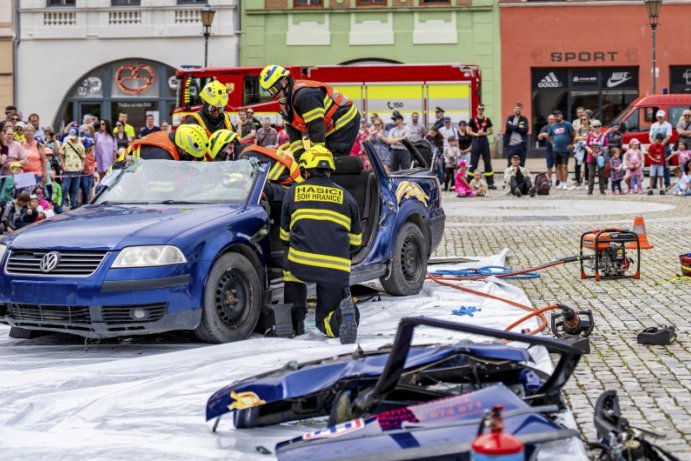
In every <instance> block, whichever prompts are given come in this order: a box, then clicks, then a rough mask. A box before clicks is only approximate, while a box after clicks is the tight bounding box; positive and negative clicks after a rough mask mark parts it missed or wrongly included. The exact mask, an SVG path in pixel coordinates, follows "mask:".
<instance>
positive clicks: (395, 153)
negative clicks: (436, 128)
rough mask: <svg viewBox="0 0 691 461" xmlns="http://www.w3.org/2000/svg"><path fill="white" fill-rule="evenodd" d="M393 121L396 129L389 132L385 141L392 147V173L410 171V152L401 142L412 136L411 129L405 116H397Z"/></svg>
mask: <svg viewBox="0 0 691 461" xmlns="http://www.w3.org/2000/svg"><path fill="white" fill-rule="evenodd" d="M391 119H392V120H393V122H394V127H393V128H392V129H391V130H390V131H389V136H388V137H387V138H386V139H385V140H384V142H386V143H387V144H389V145H390V146H391V171H398V170H408V169H410V152H408V149H406V148H405V146H404V145H403V144H401V141H402V140H404V139H407V138H408V137H409V136H410V128H408V126H407V125H406V124H405V122H404V121H403V116H402V115H401V114H400V113H399V114H395V115H394V116H393V117H391Z"/></svg>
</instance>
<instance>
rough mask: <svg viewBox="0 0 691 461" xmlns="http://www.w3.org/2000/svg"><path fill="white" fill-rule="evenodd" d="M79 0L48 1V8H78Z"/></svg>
mask: <svg viewBox="0 0 691 461" xmlns="http://www.w3.org/2000/svg"><path fill="white" fill-rule="evenodd" d="M76 5H77V0H48V6H76Z"/></svg>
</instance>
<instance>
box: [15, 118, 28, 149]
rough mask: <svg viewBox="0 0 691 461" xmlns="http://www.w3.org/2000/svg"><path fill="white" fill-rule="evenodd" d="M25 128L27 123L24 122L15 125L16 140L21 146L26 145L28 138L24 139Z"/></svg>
mask: <svg viewBox="0 0 691 461" xmlns="http://www.w3.org/2000/svg"><path fill="white" fill-rule="evenodd" d="M25 127H26V123H24V122H22V121H18V122H16V123H15V124H14V140H15V141H17V142H18V143H19V144H24V141H26V137H24V128H25Z"/></svg>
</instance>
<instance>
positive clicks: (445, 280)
mask: <svg viewBox="0 0 691 461" xmlns="http://www.w3.org/2000/svg"><path fill="white" fill-rule="evenodd" d="M587 259H591V257H590V256H585V257H583V258H581V257H580V256H569V257H566V258H561V259H557V260H556V261H552V262H549V263H545V264H541V265H539V266H535V267H530V268H528V269H521V270H517V271H510V269H509V271H503V272H501V273H497V271H496V268H497V267H499V268H501V269H503V266H487V267H486V268H481V269H473V270H472V271H475V272H477V275H445V274H444V271H440V272H442V274H439V275H437V274H432V273H428V274H427V277H426V278H427V279H429V280H433V281H434V282H436V283H438V284H439V285H443V286H446V287H450V288H453V289H456V290H460V291H465V292H467V293H471V294H474V295H477V296H482V297H484V298H489V299H494V300H496V301H501V302H503V303H506V304H509V305H511V306H515V307H518V308H521V309H523V310H526V311H528V314H526V315H524V316H523V317H521V318H520V319H518V320H516V321H515V322H513V323H512V324H511V325H509V326H508V327H506V329H505V330H506V331H511V330H513V329H514V328H516V327H517V326H518V325H520V324H522V323H524V322H526V321H527V320H530V319H531V318H533V317H538V319H539V321H538V322H539V324H538V327H537V328H535V329H534V330H531V331H530V332H528V334H529V335H536V334H537V333H539V332H541V331H542V330H544V329H545V328H546V327H547V319H546V318H545V312H548V311H551V310H554V309H558V308H559V304H552V305H550V306H546V307H542V308H540V309H535V308H534V307H531V306H527V305H525V304H521V303H518V302H516V301H512V300H510V299H506V298H502V297H501V296H495V295H491V294H489V293H483V292H481V291H478V290H473V289H472V288H466V287H462V286H460V285H455V284H453V283H449V282H453V281H466V280H483V279H486V278H487V277H497V278H508V277H516V276H520V275H525V274H529V273H534V272H536V271H539V270H542V269H547V268H549V267H554V266H559V265H561V264H566V263H572V262H578V261H581V260H587ZM483 269H484V271H483ZM507 269H508V268H507ZM446 272H447V273H449V274H454V271H446ZM483 272H485V273H483ZM470 273H471V272H468V274H470ZM536 275H537V274H536ZM531 278H533V276H531Z"/></svg>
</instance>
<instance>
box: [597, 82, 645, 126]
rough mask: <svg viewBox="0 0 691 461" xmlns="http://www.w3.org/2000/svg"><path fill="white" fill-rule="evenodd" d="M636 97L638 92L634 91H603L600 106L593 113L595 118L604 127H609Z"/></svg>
mask: <svg viewBox="0 0 691 461" xmlns="http://www.w3.org/2000/svg"><path fill="white" fill-rule="evenodd" d="M637 97H638V91H636V90H623V91H622V90H618V91H614V90H609V91H603V92H602V105H601V106H600V109H599V110H598V111H597V112H595V118H596V119H598V120H600V121H601V122H602V124H603V125H604V126H609V125H610V123H611V122H612V120H614V118H615V117H616V116H617V115H619V113H620V112H621V111H623V110H624V109H625V108H626V107H628V105H629V104H631V103H632V102H633V101H634V100H635V99H636V98H637Z"/></svg>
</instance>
